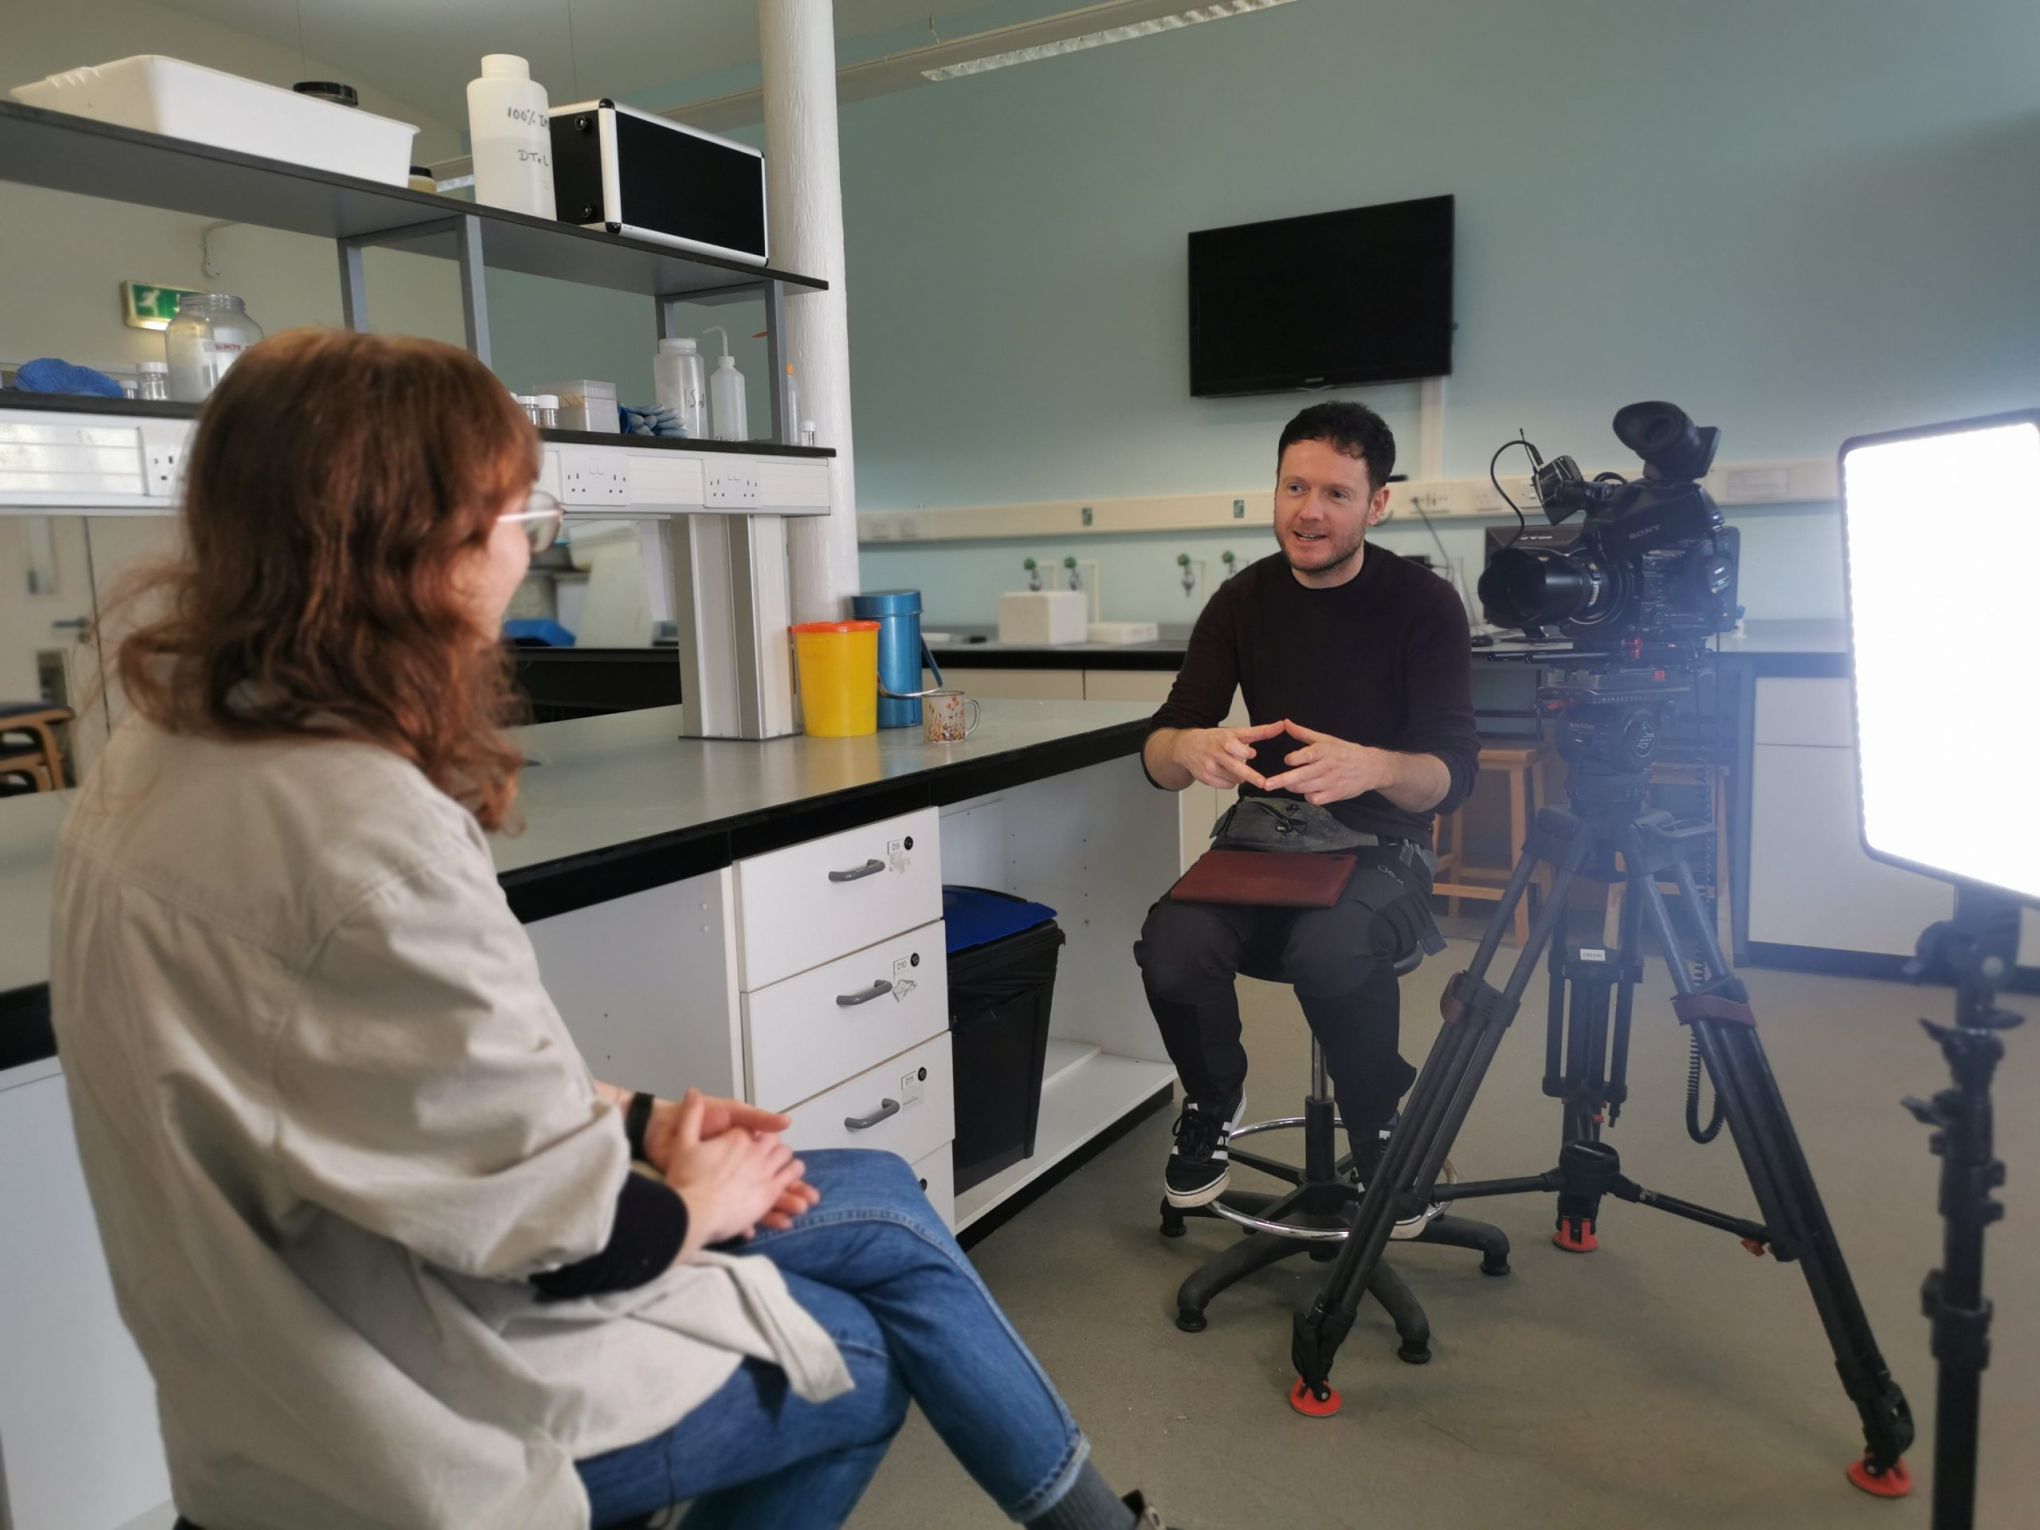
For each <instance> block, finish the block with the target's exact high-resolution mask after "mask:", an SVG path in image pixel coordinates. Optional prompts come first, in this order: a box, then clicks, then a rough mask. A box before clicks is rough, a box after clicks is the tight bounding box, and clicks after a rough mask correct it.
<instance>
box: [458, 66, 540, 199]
mask: <svg viewBox="0 0 2040 1530" xmlns="http://www.w3.org/2000/svg"><path fill="white" fill-rule="evenodd" d="M467 102H468V135H469V137H470V138H471V139H472V140H473V143H474V159H475V200H476V201H477V202H479V203H481V204H482V205H483V206H484V207H501V208H504V209H506V210H507V211H510V212H521V213H530V214H531V215H532V216H533V217H534V218H550V217H552V216H553V213H554V209H553V172H552V130H551V128H550V127H549V126H548V125H547V123H548V120H549V109H548V107H547V104H546V97H545V87H544V86H543V85H540V84H539V83H538V82H537V81H535V80H533V79H532V77H531V65H529V64H528V63H526V62H525V61H524V60H523V59H521V58H519V57H518V56H517V55H516V54H514V53H491V54H488V55H487V56H485V57H484V58H483V59H482V73H481V78H479V79H476V80H470V81H469V82H468V88H467Z"/></svg>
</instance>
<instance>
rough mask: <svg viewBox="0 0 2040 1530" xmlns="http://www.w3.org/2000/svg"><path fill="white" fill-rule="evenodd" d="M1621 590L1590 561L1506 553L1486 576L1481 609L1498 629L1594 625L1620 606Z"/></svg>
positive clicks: (1519, 550)
mask: <svg viewBox="0 0 2040 1530" xmlns="http://www.w3.org/2000/svg"><path fill="white" fill-rule="evenodd" d="M1615 585H1616V581H1615V580H1614V579H1613V578H1612V577H1611V576H1610V574H1609V573H1608V571H1607V570H1606V569H1603V568H1602V567H1600V566H1599V565H1598V564H1596V563H1594V562H1593V561H1592V560H1590V559H1587V558H1583V557H1580V556H1577V555H1574V554H1567V553H1562V552H1554V551H1553V550H1552V549H1550V548H1548V547H1505V548H1503V549H1502V550H1501V551H1499V552H1497V553H1496V554H1495V555H1494V557H1493V558H1492V559H1491V560H1489V562H1488V566H1487V571H1486V572H1485V573H1483V574H1482V575H1481V576H1480V603H1481V607H1482V609H1483V610H1484V611H1486V613H1487V619H1488V620H1489V621H1490V622H1492V623H1494V625H1496V626H1497V627H1541V626H1550V625H1554V624H1556V623H1558V622H1575V623H1579V624H1582V625H1591V624H1593V623H1594V622H1596V621H1598V620H1601V619H1604V618H1605V617H1606V616H1607V614H1608V612H1609V610H1610V609H1612V608H1613V606H1614V605H1615V603H1616V588H1615Z"/></svg>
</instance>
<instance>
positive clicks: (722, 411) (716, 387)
mask: <svg viewBox="0 0 2040 1530" xmlns="http://www.w3.org/2000/svg"><path fill="white" fill-rule="evenodd" d="M711 332H713V333H715V334H718V335H721V336H722V344H723V350H722V355H721V356H720V357H719V358H718V359H717V361H716V364H715V372H714V374H713V375H712V376H710V378H709V379H708V410H709V419H710V420H711V422H712V423H713V425H714V428H715V438H716V440H718V441H748V440H750V439H751V428H750V422H749V421H748V420H747V419H746V418H745V402H744V374H743V373H742V372H739V371H738V370H737V363H736V358H735V357H733V356H731V355H730V335H729V331H728V330H726V329H724V328H723V327H722V326H721V325H719V324H712V325H710V326H709V327H708V328H707V329H704V330H703V331H702V333H703V334H709V333H711Z"/></svg>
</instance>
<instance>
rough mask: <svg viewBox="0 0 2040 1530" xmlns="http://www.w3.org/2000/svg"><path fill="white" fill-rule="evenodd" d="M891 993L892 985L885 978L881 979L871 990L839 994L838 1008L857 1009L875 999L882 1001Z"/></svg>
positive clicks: (837, 999) (837, 998)
mask: <svg viewBox="0 0 2040 1530" xmlns="http://www.w3.org/2000/svg"><path fill="white" fill-rule="evenodd" d="M891 992H892V984H891V983H889V982H887V981H886V980H885V979H884V978H880V979H879V980H878V981H877V982H876V983H873V984H872V985H871V986H870V987H869V988H866V989H863V990H861V991H859V992H857V993H839V994H837V995H836V1007H837V1008H838V1009H855V1008H856V1007H857V1006H858V1005H860V1004H869V1003H870V1002H871V1001H872V1000H873V999H882V998H884V997H885V996H886V995H887V994H889V993H891Z"/></svg>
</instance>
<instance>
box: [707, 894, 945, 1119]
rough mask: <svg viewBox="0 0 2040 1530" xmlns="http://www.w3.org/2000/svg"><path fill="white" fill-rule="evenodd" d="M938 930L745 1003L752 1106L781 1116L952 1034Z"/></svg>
mask: <svg viewBox="0 0 2040 1530" xmlns="http://www.w3.org/2000/svg"><path fill="white" fill-rule="evenodd" d="M942 929H943V926H942V921H941V920H939V919H938V920H936V921H935V923H933V924H925V925H923V926H921V928H920V929H918V930H913V931H910V932H909V933H907V934H905V935H896V936H894V937H893V938H892V939H891V940H886V941H881V942H879V944H877V945H875V946H867V947H866V948H865V949H864V950H862V951H859V952H857V953H856V954H855V955H852V956H846V957H843V958H842V959H841V960H840V961H833V962H830V963H828V964H827V965H826V966H821V967H817V968H815V969H814V970H813V971H812V972H803V973H801V974H800V975H799V976H797V977H790V978H787V979H785V980H784V981H783V982H778V983H774V984H773V985H772V986H771V987H770V988H764V989H760V990H759V991H758V992H756V993H748V994H745V995H744V1022H745V1025H746V1026H747V1027H748V1034H749V1037H750V1058H751V1098H752V1099H753V1100H754V1101H756V1102H757V1103H758V1104H760V1105H763V1106H764V1107H765V1108H766V1109H767V1110H785V1109H786V1108H787V1107H788V1106H789V1105H797V1104H799V1103H800V1102H801V1101H802V1100H804V1099H806V1098H807V1097H808V1096H809V1095H812V1094H819V1093H821V1092H822V1091H823V1090H824V1089H827V1088H829V1087H830V1086H831V1085H832V1084H837V1083H840V1082H841V1081H842V1080H844V1079H846V1078H849V1077H851V1076H853V1075H854V1074H858V1073H862V1072H863V1071H864V1070H865V1069H866V1068H869V1067H871V1066H872V1065H873V1064H874V1063H878V1062H883V1061H884V1060H885V1059H886V1058H888V1057H891V1056H893V1055H894V1054H895V1053H899V1052H904V1051H906V1049H907V1048H908V1047H910V1046H913V1045H914V1044H915V1043H916V1042H922V1041H926V1040H927V1039H928V1038H929V1037H930V1036H933V1035H936V1034H937V1033H938V1032H941V1031H946V1030H948V1029H949V964H948V962H947V960H946V959H945V958H944V955H943V945H942Z"/></svg>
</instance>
